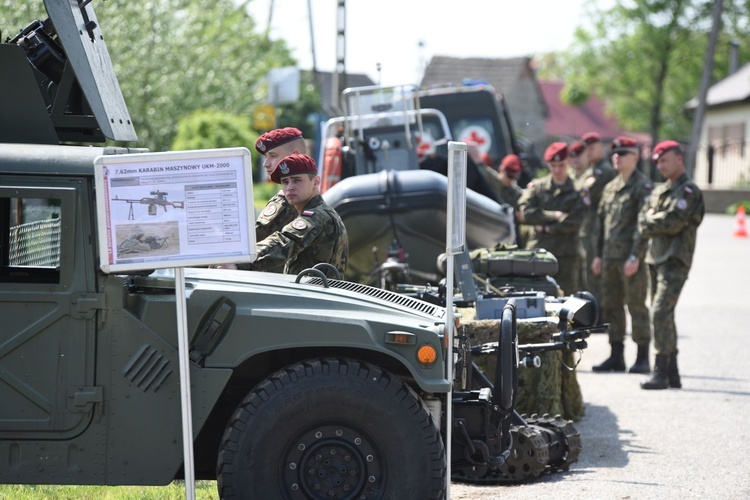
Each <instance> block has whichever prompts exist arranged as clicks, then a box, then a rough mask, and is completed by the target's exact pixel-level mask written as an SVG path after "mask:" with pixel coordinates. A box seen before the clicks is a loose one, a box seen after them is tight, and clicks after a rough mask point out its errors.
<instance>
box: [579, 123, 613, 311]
mask: <svg viewBox="0 0 750 500" xmlns="http://www.w3.org/2000/svg"><path fill="white" fill-rule="evenodd" d="M581 142H582V143H583V144H584V145H585V147H586V156H587V157H588V161H589V165H588V168H587V169H586V171H585V172H584V173H583V174H582V176H581V180H580V183H579V186H580V189H581V191H582V192H583V193H584V196H583V200H584V203H585V204H586V216H585V219H584V221H583V225H582V226H581V246H582V248H583V254H584V257H585V259H586V260H585V265H584V266H583V272H584V273H585V274H586V282H585V283H584V285H585V287H586V289H587V290H588V291H590V292H591V293H593V294H594V297H596V298H597V299H599V300H600V299H601V295H602V292H601V279H600V278H599V276H596V275H595V274H594V273H592V272H591V262H592V261H593V260H594V244H595V242H594V226H595V225H596V209H597V207H598V206H599V200H600V199H601V196H602V191H603V190H604V186H606V185H607V183H608V182H609V181H611V180H612V179H614V178H615V175H617V173H616V172H615V171H614V169H613V168H612V166H611V165H610V163H609V160H608V159H607V158H605V157H604V144H603V143H602V139H601V136H600V135H599V134H597V133H596V132H588V133H586V134H583V136H581ZM605 318H606V317H605Z"/></svg>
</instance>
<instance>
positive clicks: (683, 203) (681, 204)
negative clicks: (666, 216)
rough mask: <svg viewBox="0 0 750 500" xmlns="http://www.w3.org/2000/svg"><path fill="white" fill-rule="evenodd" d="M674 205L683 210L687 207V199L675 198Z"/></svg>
mask: <svg viewBox="0 0 750 500" xmlns="http://www.w3.org/2000/svg"><path fill="white" fill-rule="evenodd" d="M675 206H676V207H677V209H678V210H685V209H686V208H687V201H685V200H684V199H682V198H680V199H679V200H677V204H676V205H675Z"/></svg>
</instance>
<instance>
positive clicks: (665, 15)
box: [565, 0, 750, 141]
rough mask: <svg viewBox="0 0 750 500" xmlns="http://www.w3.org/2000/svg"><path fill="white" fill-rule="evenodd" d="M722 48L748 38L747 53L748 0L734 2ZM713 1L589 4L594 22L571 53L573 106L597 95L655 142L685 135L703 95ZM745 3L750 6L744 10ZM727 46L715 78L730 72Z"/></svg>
mask: <svg viewBox="0 0 750 500" xmlns="http://www.w3.org/2000/svg"><path fill="white" fill-rule="evenodd" d="M728 3H729V4H731V5H730V6H729V7H728V8H727V9H726V12H725V19H726V20H727V21H726V24H725V26H726V27H725V29H724V31H723V33H722V40H723V42H722V46H724V47H727V46H728V43H729V40H731V39H733V38H738V39H739V40H743V41H744V43H742V44H741V45H743V46H744V47H745V48H744V54H748V53H749V52H748V49H747V45H748V43H747V42H748V41H750V38H749V37H748V36H747V35H746V33H747V25H748V20H747V10H746V9H745V8H746V7H747V5H746V4H747V2H739V1H734V2H728ZM711 6H712V2H711V1H706V0H617V1H616V2H615V4H614V6H612V7H611V8H608V9H604V10H601V9H598V8H597V7H596V4H595V3H594V2H593V1H590V2H589V4H588V7H587V8H588V14H589V18H590V19H591V23H590V25H589V26H586V27H585V28H579V29H578V30H577V31H576V35H575V41H574V43H573V45H572V47H571V49H570V51H569V52H568V53H567V54H566V55H565V59H566V61H567V64H566V66H567V67H569V68H570V71H571V72H570V74H569V75H568V76H567V77H566V92H565V95H567V96H568V98H569V99H570V101H571V103H573V104H574V103H575V102H576V101H577V100H578V99H580V98H581V96H583V95H587V94H594V95H597V96H598V97H600V98H601V99H603V100H604V101H605V102H606V103H607V107H608V110H609V111H610V112H611V113H612V114H614V115H615V116H617V117H618V120H619V122H620V124H621V125H622V126H623V127H624V128H626V129H628V130H633V131H648V132H649V133H650V134H651V136H652V140H654V141H656V140H659V138H664V137H673V138H682V139H684V138H686V137H688V136H689V133H690V117H689V116H688V115H687V114H686V113H685V112H684V105H685V103H687V102H688V101H689V100H690V99H691V98H692V97H694V96H695V95H697V93H698V88H699V82H700V76H701V70H702V68H703V64H704V60H703V58H704V55H705V52H706V45H707V42H708V33H709V31H710V29H711ZM743 6H744V8H743ZM727 59H728V51H723V52H722V51H720V52H719V53H717V59H716V66H715V70H714V81H715V80H718V79H719V78H720V77H723V76H725V75H726V71H727V69H726V68H727Z"/></svg>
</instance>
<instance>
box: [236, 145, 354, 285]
mask: <svg viewBox="0 0 750 500" xmlns="http://www.w3.org/2000/svg"><path fill="white" fill-rule="evenodd" d="M271 180H272V181H274V182H276V183H281V185H282V190H283V192H284V196H285V198H286V200H287V201H288V202H289V203H290V204H291V205H292V206H294V208H295V209H296V211H297V212H298V214H297V217H296V218H295V219H294V220H292V221H291V222H290V223H289V224H287V225H285V226H284V227H283V228H281V230H279V231H276V232H274V233H273V234H271V235H270V236H268V237H267V238H265V239H263V240H261V241H260V242H258V245H257V252H258V257H257V259H256V260H255V262H253V263H250V264H240V265H239V268H240V269H246V270H254V271H267V270H269V269H275V268H277V267H278V266H280V265H282V264H283V265H284V273H286V274H297V273H299V272H300V271H302V270H303V269H307V268H310V267H313V266H314V265H315V264H318V263H320V262H326V263H329V264H331V265H333V266H334V267H336V269H338V270H339V272H340V273H341V274H342V275H343V274H344V271H346V261H347V258H348V256H349V240H348V237H347V234H346V228H345V227H344V223H343V222H342V221H341V218H340V217H339V215H338V214H337V213H336V211H335V210H333V209H332V208H331V207H329V206H328V205H327V204H326V203H325V201H323V197H322V196H321V195H320V177H319V176H318V168H317V166H316V165H315V161H314V160H313V159H312V158H310V157H309V156H307V155H297V154H293V155H290V156H287V157H285V158H283V159H282V160H281V161H280V162H279V163H278V165H277V167H276V169H275V170H274V171H273V172H272V173H271ZM221 267H224V268H232V266H231V265H224V266H221Z"/></svg>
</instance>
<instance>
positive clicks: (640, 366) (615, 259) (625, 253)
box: [591, 136, 653, 373]
mask: <svg viewBox="0 0 750 500" xmlns="http://www.w3.org/2000/svg"><path fill="white" fill-rule="evenodd" d="M612 162H613V163H614V166H615V170H617V173H618V176H617V177H615V179H614V180H613V181H612V182H610V183H609V184H607V185H606V186H605V187H604V191H603V192H602V198H601V201H600V203H599V208H598V211H597V226H596V227H595V233H594V234H595V236H596V238H595V241H596V245H595V246H594V252H595V253H594V255H595V256H594V259H593V261H592V264H591V268H592V271H593V273H594V274H595V275H597V276H601V280H602V311H603V314H604V316H606V317H607V322H608V323H609V343H610V345H611V350H612V353H611V355H610V357H609V358H607V359H606V360H605V361H604V362H603V363H601V364H599V365H596V366H594V367H593V370H594V371H595V372H609V371H615V372H623V371H625V356H624V355H623V350H624V340H625V306H626V305H627V306H628V312H629V313H630V319H631V325H632V327H633V341H634V342H635V343H636V344H637V345H638V355H637V357H636V360H635V364H633V366H631V367H630V370H629V371H630V373H649V372H650V371H651V368H650V366H649V360H648V346H649V344H650V343H651V324H650V322H649V314H648V307H646V294H647V290H648V273H647V271H646V266H645V265H640V264H641V262H643V258H644V257H645V256H646V246H647V244H648V240H646V239H643V238H641V235H640V233H639V232H638V214H639V213H640V211H641V209H642V208H643V205H644V204H645V202H646V200H647V199H648V197H649V196H650V195H651V190H652V188H653V185H652V184H651V181H650V180H649V179H648V178H647V177H646V176H645V175H644V174H643V173H642V172H641V171H639V170H638V168H637V167H638V143H637V142H636V141H635V140H634V139H631V138H630V137H624V136H622V137H617V138H616V139H615V140H614V141H612Z"/></svg>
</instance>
